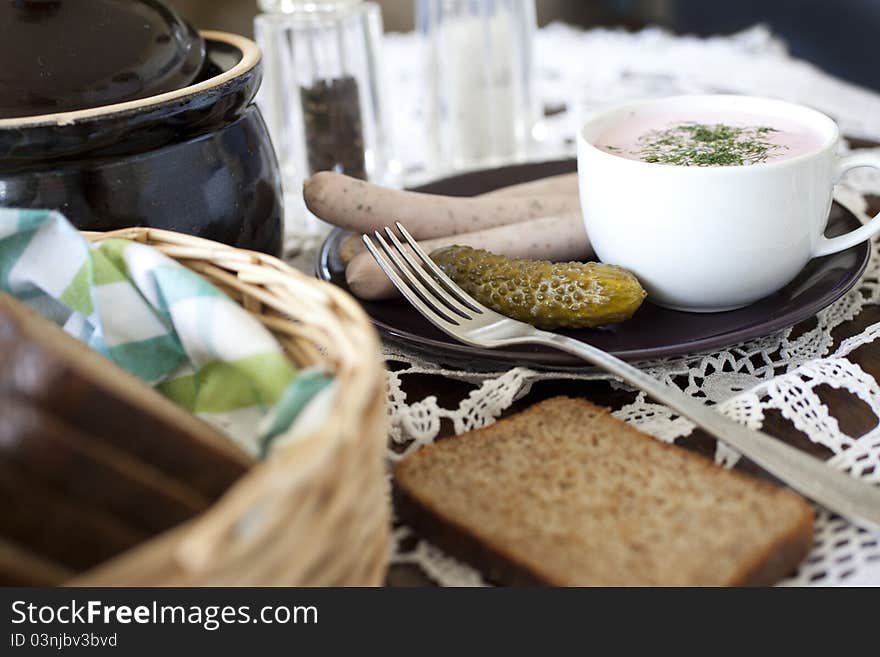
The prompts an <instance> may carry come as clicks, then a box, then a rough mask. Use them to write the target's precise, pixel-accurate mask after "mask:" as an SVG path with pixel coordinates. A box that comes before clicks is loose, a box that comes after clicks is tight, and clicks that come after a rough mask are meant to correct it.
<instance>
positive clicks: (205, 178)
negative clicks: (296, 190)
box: [0, 32, 283, 255]
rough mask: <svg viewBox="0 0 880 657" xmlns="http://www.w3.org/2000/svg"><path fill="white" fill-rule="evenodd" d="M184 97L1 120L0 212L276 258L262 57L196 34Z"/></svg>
mask: <svg viewBox="0 0 880 657" xmlns="http://www.w3.org/2000/svg"><path fill="white" fill-rule="evenodd" d="M203 36H204V37H205V42H206V67H205V69H204V71H203V74H202V76H201V79H200V80H199V81H197V82H196V83H195V84H193V85H190V86H188V87H185V88H183V89H180V90H177V91H172V92H168V93H164V94H161V95H157V96H151V97H149V98H145V99H142V100H136V101H131V102H126V103H119V104H116V105H108V106H104V107H98V108H93V109H86V110H81V111H76V112H65V113H61V114H53V115H43V116H34V117H27V118H16V119H4V120H0V205H2V206H6V207H21V208H49V209H57V210H60V211H61V212H63V213H64V214H65V215H66V216H67V218H68V219H69V220H70V221H71V222H72V223H73V224H74V225H75V226H77V227H78V228H81V229H83V230H112V229H116V228H124V227H128V226H148V227H151V228H164V229H168V230H174V231H179V232H183V233H188V234H191V235H197V236H199V237H206V238H208V239H213V240H217V241H219V242H224V243H226V244H231V245H233V246H237V247H241V248H246V249H254V250H258V251H263V252H265V253H270V254H273V255H278V254H279V252H280V250H281V237H282V230H283V216H282V194H281V175H280V172H279V168H278V163H277V160H276V158H275V153H274V150H273V148H272V143H271V141H270V138H269V134H268V131H267V130H266V126H265V124H264V123H263V119H262V117H261V116H260V113H259V110H258V109H257V108H256V106H255V105H254V104H253V98H254V95H255V94H256V92H257V89H258V87H259V84H260V79H261V67H260V54H259V49H258V48H257V46H256V44H254V43H253V42H252V41H250V40H248V39H245V38H243V37H239V36H235V35H231V34H224V33H219V32H204V33H203Z"/></svg>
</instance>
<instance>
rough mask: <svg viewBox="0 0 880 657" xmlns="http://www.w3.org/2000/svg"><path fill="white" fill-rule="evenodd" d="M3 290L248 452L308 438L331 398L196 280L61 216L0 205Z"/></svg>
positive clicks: (323, 382)
mask: <svg viewBox="0 0 880 657" xmlns="http://www.w3.org/2000/svg"><path fill="white" fill-rule="evenodd" d="M0 291H3V292H7V293H9V294H11V295H12V296H15V297H17V298H18V299H20V300H22V301H24V302H25V303H27V304H28V305H30V306H31V307H32V308H34V309H35V310H37V311H38V312H39V313H40V314H42V315H44V316H45V317H49V318H50V319H52V320H54V321H55V322H56V323H58V324H59V325H61V326H63V327H64V329H65V330H66V331H67V332H68V333H70V334H72V335H73V336H75V337H77V338H79V339H80V340H82V341H83V342H85V343H87V344H88V345H89V346H91V347H92V348H93V349H95V350H97V351H100V352H101V353H102V354H104V355H105V356H107V357H108V358H109V359H110V360H112V361H114V362H115V363H116V364H117V365H119V366H120V367H122V368H123V369H125V370H128V371H129V372H131V373H132V374H134V375H135V376H137V377H139V378H140V379H142V380H144V381H146V382H147V383H149V384H150V385H152V386H154V387H155V388H156V389H158V390H159V391H160V392H161V393H162V394H164V395H165V396H166V397H168V398H169V399H171V400H172V401H174V402H176V403H177V404H179V405H181V406H183V407H184V408H186V409H188V410H189V411H191V412H193V413H195V414H196V415H198V416H199V417H201V418H202V419H204V420H206V421H207V422H209V423H210V424H212V425H213V426H215V427H217V428H218V429H220V430H221V431H223V432H224V433H225V434H227V435H228V436H229V437H230V438H232V439H233V440H234V441H235V442H237V443H238V444H239V445H241V446H242V447H243V448H244V449H245V450H247V451H248V452H250V453H252V454H255V455H265V454H266V453H267V452H268V450H269V448H270V446H272V447H275V446H277V445H280V444H283V443H286V442H288V441H292V440H296V439H297V438H298V437H301V436H304V435H307V434H308V433H309V432H311V431H312V430H313V429H315V428H317V426H318V423H320V422H321V421H322V419H323V418H325V417H326V416H327V414H328V413H329V412H330V409H331V407H332V405H333V402H334V399H335V393H336V385H335V382H334V380H333V379H332V378H330V377H328V376H327V375H325V374H324V373H322V372H320V371H317V370H302V371H297V370H296V369H295V368H294V367H293V365H292V364H291V363H290V361H289V360H288V359H287V358H286V356H285V355H284V353H283V352H282V350H281V347H280V346H279V344H278V343H277V342H276V341H275V339H274V338H273V337H272V335H271V334H270V333H269V332H268V331H267V330H266V329H265V328H264V327H263V325H262V324H260V322H258V321H257V320H256V319H255V318H253V317H252V316H251V315H250V314H249V313H248V312H247V311H245V310H244V309H243V308H241V307H240V306H239V305H238V304H236V303H234V302H233V301H232V300H231V299H229V298H228V297H227V296H225V295H224V294H223V293H222V292H220V291H219V290H218V289H217V288H215V287H214V286H213V285H211V284H210V283H208V282H207V281H206V280H205V279H203V278H202V277H200V276H199V275H198V274H195V273H193V272H192V271H190V270H189V269H187V268H185V267H183V266H181V265H179V264H177V263H176V262H174V261H173V260H171V259H170V258H167V257H166V256H164V255H162V254H161V253H159V252H158V251H157V250H155V249H153V248H151V247H148V246H145V245H143V244H138V243H136V242H130V241H128V240H118V239H114V240H106V241H104V242H102V243H101V244H100V245H92V244H89V242H88V241H87V240H86V239H84V238H83V236H82V235H80V233H79V232H78V231H77V230H76V229H75V228H74V227H73V226H71V225H70V223H68V221H67V220H66V219H65V218H64V216H63V215H61V214H59V213H58V212H50V211H43V210H13V209H0Z"/></svg>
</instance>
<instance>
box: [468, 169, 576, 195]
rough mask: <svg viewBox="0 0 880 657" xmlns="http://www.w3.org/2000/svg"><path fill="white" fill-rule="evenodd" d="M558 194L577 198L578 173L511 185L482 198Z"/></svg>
mask: <svg viewBox="0 0 880 657" xmlns="http://www.w3.org/2000/svg"><path fill="white" fill-rule="evenodd" d="M558 194H564V195H571V196H577V195H578V177H577V173H563V174H560V175H558V176H548V177H547V178H539V179H538V180H530V181H529V182H524V183H519V184H517V185H509V186H507V187H502V188H501V189H496V190H494V191H492V192H488V193H486V194H482V195H481V196H490V197H491V196H555V195H558Z"/></svg>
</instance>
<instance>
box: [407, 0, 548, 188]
mask: <svg viewBox="0 0 880 657" xmlns="http://www.w3.org/2000/svg"><path fill="white" fill-rule="evenodd" d="M416 23H417V28H418V31H419V32H420V33H421V35H422V38H423V43H424V47H425V48H426V53H425V55H426V57H425V63H426V66H427V75H426V76H425V77H426V80H427V85H428V88H427V101H428V103H427V129H428V135H429V144H430V149H431V154H430V157H431V160H432V162H431V163H430V164H429V166H431V168H433V169H435V170H436V171H449V170H464V169H473V168H480V167H487V166H496V165H499V164H504V163H509V162H515V161H521V160H524V159H526V158H527V157H528V154H529V149H530V144H531V140H532V130H533V128H534V126H535V122H536V120H537V117H538V113H537V102H536V95H535V94H534V92H533V88H532V86H533V80H534V76H533V71H532V66H533V63H532V62H533V55H532V50H533V39H534V33H535V30H536V25H537V23H536V18H535V0H416Z"/></svg>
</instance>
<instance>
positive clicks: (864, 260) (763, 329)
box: [316, 160, 871, 368]
mask: <svg viewBox="0 0 880 657" xmlns="http://www.w3.org/2000/svg"><path fill="white" fill-rule="evenodd" d="M575 168H576V164H575V162H574V161H573V160H564V161H556V162H542V163H538V164H523V165H517V166H512V167H504V168H501V169H492V170H488V171H478V172H474V173H468V174H464V175H460V176H456V177H454V178H447V179H444V180H440V181H437V182H434V183H431V184H429V185H425V186H424V187H420V188H419V189H418V191H425V192H431V193H436V194H448V195H451V196H471V195H475V194H480V193H484V192H489V191H491V190H493V189H498V188H499V187H504V186H506V185H512V184H515V183H518V182H525V181H528V180H535V179H538V178H543V177H546V176H552V175H556V174H559V173H566V172H569V171H574V170H575ZM859 225H860V223H859V220H858V219H856V217H855V216H854V215H853V214H852V213H851V212H850V211H849V210H847V209H845V208H844V207H843V206H841V205H838V204H837V203H835V204H834V206H833V207H832V209H831V215H830V217H829V219H828V229H827V231H826V234H827V235H828V236H829V237H833V236H835V235H841V234H843V233H845V232H847V231H850V230H853V229H855V228H858V227H859ZM347 235H348V233H346V232H345V231H342V230H339V229H337V230H335V231H333V232H332V233H331V234H330V236H329V237H328V238H327V240H326V241H325V242H324V244H323V245H322V247H321V250H320V252H319V253H318V261H317V267H316V271H317V276H318V278H321V279H323V280H326V281H331V282H332V283H335V284H336V285H338V286H340V287H342V288H343V289H347V286H346V284H345V270H344V267H343V264H342V261H341V260H340V259H339V244H340V242H341V240H343V239H344V238H345V237H346V236H347ZM870 255H871V248H870V244H869V243H868V242H864V243H862V244H859V245H857V246H854V247H852V248H851V249H847V250H846V251H842V252H841V253H837V254H834V255H830V256H826V257H824V258H816V259H814V260H811V261H810V262H809V263H808V264H807V266H806V267H805V268H804V270H803V271H802V272H801V273H800V274H799V275H798V277H797V278H796V279H795V280H793V281H792V282H791V283H790V284H789V285H787V286H786V287H785V288H783V289H782V290H780V291H779V292H777V293H776V294H774V295H772V296H769V297H766V298H765V299H762V300H760V301H758V302H756V303H753V304H752V305H750V306H748V307H746V308H740V309H739V310H731V311H729V312H723V313H708V314H702V313H687V312H680V311H677V310H668V309H666V308H660V307H659V306H655V305H654V304H652V303H651V302H650V301H647V302H645V303H644V304H643V305H642V307H641V308H640V309H639V311H638V312H637V313H636V314H635V316H634V317H633V318H632V319H630V320H628V321H626V322H622V323H620V324H617V325H615V326H610V327H607V328H602V329H583V330H579V331H562V332H563V333H565V334H566V335H570V336H572V337H574V338H577V339H578V340H582V341H584V342H588V343H590V344H592V345H595V346H596V347H599V348H600V349H604V350H605V351H607V352H610V353H612V354H614V355H615V356H618V357H620V358H623V359H626V360H648V359H655V358H667V357H671V356H683V355H686V354H693V353H699V352H704V351H709V350H714V349H722V348H724V347H729V346H731V345H734V344H738V343H740V342H743V341H745V340H749V339H751V338H757V337H761V336H764V335H769V334H771V333H774V332H776V331H780V330H782V329H785V328H788V327H789V326H793V325H795V324H797V323H798V322H801V321H803V320H805V319H807V318H809V317H812V316H813V315H815V314H816V313H817V312H819V311H820V310H822V309H823V308H825V307H827V306H828V305H830V304H831V303H833V302H834V301H836V300H837V299H839V298H840V297H841V296H843V294H845V293H846V292H847V291H848V290H849V289H850V288H851V287H852V286H853V285H855V283H856V282H857V281H858V280H859V278H860V277H861V275H862V272H864V270H865V267H866V266H867V264H868V259H869V258H870ZM362 304H363V307H364V309H365V310H366V311H367V314H368V315H369V316H370V318H371V319H372V320H373V323H374V324H375V326H376V328H377V329H378V330H379V332H380V333H381V334H382V336H383V337H385V338H388V339H390V340H392V341H395V342H399V343H402V344H403V345H405V346H407V347H409V348H410V349H414V350H417V351H420V352H423V353H425V354H426V355H428V357H429V358H430V359H431V360H432V361H435V362H443V363H448V364H450V365H459V366H460V365H463V364H467V365H468V366H470V367H473V366H480V367H482V366H485V365H488V364H491V363H494V364H496V365H497V363H504V364H506V365H514V364H515V365H526V366H530V367H541V368H548V367H549V368H560V367H581V368H582V367H584V364H583V361H582V360H580V359H578V358H576V357H574V356H570V355H568V354H565V353H563V352H560V351H554V350H552V349H547V348H544V347H538V346H534V347H532V346H529V345H525V346H517V347H511V348H509V349H480V348H477V347H471V346H468V345H465V344H461V343H459V342H456V341H455V340H453V339H452V338H451V337H449V336H447V335H446V334H445V333H442V332H441V331H440V330H438V329H436V328H434V326H433V325H432V324H430V323H429V322H428V321H427V320H426V319H424V318H423V317H422V316H421V315H419V313H418V312H416V311H415V310H414V309H413V308H412V307H411V306H410V305H409V303H407V302H406V301H404V300H402V299H399V300H390V301H377V302H362Z"/></svg>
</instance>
